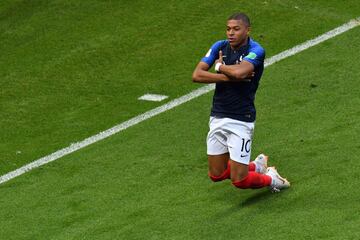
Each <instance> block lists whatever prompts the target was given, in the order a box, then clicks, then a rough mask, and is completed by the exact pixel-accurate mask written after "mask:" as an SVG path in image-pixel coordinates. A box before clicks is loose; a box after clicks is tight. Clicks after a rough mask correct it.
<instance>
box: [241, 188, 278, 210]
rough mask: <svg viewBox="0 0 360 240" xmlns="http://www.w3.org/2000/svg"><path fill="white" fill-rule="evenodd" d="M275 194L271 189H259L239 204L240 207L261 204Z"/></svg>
mask: <svg viewBox="0 0 360 240" xmlns="http://www.w3.org/2000/svg"><path fill="white" fill-rule="evenodd" d="M273 196H274V194H273V193H272V192H271V191H269V190H266V191H264V190H263V191H258V192H256V193H255V194H251V195H250V196H249V197H247V198H246V199H244V200H242V201H241V202H240V203H239V204H238V206H239V207H247V206H250V205H255V204H259V203H261V202H262V201H265V200H267V199H269V198H272V197H273Z"/></svg>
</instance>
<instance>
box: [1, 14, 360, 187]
mask: <svg viewBox="0 0 360 240" xmlns="http://www.w3.org/2000/svg"><path fill="white" fill-rule="evenodd" d="M359 25H360V17H358V18H356V19H353V20H350V21H349V22H347V23H345V24H344V25H341V26H340V27H337V28H335V29H333V30H331V31H329V32H327V33H324V34H322V35H320V36H318V37H316V38H314V39H312V40H309V41H306V42H304V43H302V44H299V45H297V46H295V47H293V48H291V49H288V50H286V51H283V52H281V53H279V54H277V55H275V56H272V57H270V58H268V59H266V60H265V67H268V66H270V65H272V64H274V63H276V62H278V61H280V60H282V59H285V58H287V57H290V56H292V55H295V54H297V53H299V52H301V51H304V50H306V49H308V48H310V47H312V46H314V45H317V44H319V43H321V42H324V41H326V40H328V39H330V38H333V37H335V36H337V35H339V34H341V33H344V32H346V31H348V30H350V29H352V28H354V27H356V26H359ZM214 88H215V87H214V85H213V84H210V85H206V86H204V87H201V88H198V89H196V90H194V91H192V92H190V93H188V94H186V95H184V96H182V97H179V98H177V99H174V100H172V101H170V102H168V103H166V104H164V105H162V106H159V107H157V108H154V109H152V110H150V111H148V112H145V113H143V114H140V115H138V116H136V117H134V118H131V119H129V120H128V121H125V122H123V123H120V124H118V125H116V126H114V127H112V128H110V129H108V130H105V131H103V132H100V133H98V134H96V135H94V136H91V137H88V138H86V139H84V140H82V141H80V142H77V143H74V144H71V145H70V146H68V147H66V148H63V149H60V150H58V151H56V152H54V153H52V154H50V155H47V156H45V157H42V158H40V159H38V160H35V161H33V162H31V163H29V164H27V165H24V166H22V167H20V168H18V169H16V170H14V171H12V172H9V173H7V174H5V175H3V176H1V177H0V184H2V183H5V182H7V181H9V180H11V179H13V178H15V177H17V176H20V175H22V174H24V173H26V172H28V171H30V170H32V169H34V168H38V167H40V166H42V165H45V164H47V163H49V162H52V161H55V160H57V159H59V158H61V157H63V156H65V155H68V154H70V153H72V152H75V151H77V150H79V149H82V148H84V147H86V146H88V145H90V144H93V143H96V142H98V141H100V140H103V139H105V138H107V137H110V136H112V135H114V134H116V133H118V132H121V131H123V130H125V129H127V128H129V127H131V126H134V125H136V124H138V123H140V122H142V121H145V120H146V119H149V118H152V117H154V116H156V115H159V114H160V113H163V112H165V111H168V110H170V109H172V108H174V107H176V106H179V105H181V104H183V103H185V102H188V101H190V100H192V99H194V98H197V97H199V96H201V95H203V94H206V93H208V92H210V91H212V90H213V89H214Z"/></svg>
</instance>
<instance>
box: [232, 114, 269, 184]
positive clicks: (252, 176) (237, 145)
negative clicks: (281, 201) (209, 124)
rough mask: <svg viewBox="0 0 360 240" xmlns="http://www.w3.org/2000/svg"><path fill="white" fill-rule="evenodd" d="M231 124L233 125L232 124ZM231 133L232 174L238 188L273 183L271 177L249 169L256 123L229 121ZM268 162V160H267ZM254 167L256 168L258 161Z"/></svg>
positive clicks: (233, 181)
mask: <svg viewBox="0 0 360 240" xmlns="http://www.w3.org/2000/svg"><path fill="white" fill-rule="evenodd" d="M230 124H231V125H230ZM229 126H230V127H231V131H232V132H231V134H230V135H229V137H228V139H227V145H228V147H229V155H230V159H231V160H230V168H231V170H230V175H231V181H232V183H233V185H234V186H236V187H238V188H261V187H265V186H269V185H270V184H271V177H270V176H267V175H265V174H261V173H258V172H256V171H249V165H250V155H251V145H252V135H253V132H254V123H246V122H241V121H231V122H229ZM265 162H266V161H265ZM253 164H254V165H255V166H254V165H253V166H252V167H251V166H250V168H252V169H253V168H254V167H255V170H256V162H253Z"/></svg>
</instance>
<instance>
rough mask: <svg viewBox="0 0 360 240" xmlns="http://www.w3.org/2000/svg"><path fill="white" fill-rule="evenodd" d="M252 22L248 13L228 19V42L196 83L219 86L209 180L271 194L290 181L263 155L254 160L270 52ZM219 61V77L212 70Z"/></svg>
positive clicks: (206, 62) (217, 48)
mask: <svg viewBox="0 0 360 240" xmlns="http://www.w3.org/2000/svg"><path fill="white" fill-rule="evenodd" d="M249 33H250V20H249V18H248V17H247V16H246V15H245V14H244V13H236V14H233V15H232V16H230V17H229V18H228V21H227V26H226V35H227V40H221V41H218V42H216V43H215V44H213V46H212V47H211V48H210V50H209V51H208V52H207V54H206V56H205V57H203V58H202V59H201V61H200V63H199V64H198V65H197V66H196V68H195V70H194V73H193V81H194V82H200V83H216V88H215V93H214V97H213V105H212V109H211V116H210V122H209V126H210V131H209V133H208V136H207V154H208V161H209V177H210V178H211V179H212V180H213V181H215V182H216V181H221V180H224V179H229V178H231V181H232V183H233V185H234V186H236V187H238V188H261V187H265V186H269V187H270V188H271V190H272V191H280V189H283V188H288V187H289V186H290V183H289V182H288V181H287V180H286V179H285V178H282V177H281V176H280V175H279V173H278V172H277V171H276V169H275V168H274V167H267V159H268V157H267V156H266V155H264V154H260V155H259V156H258V157H257V158H256V159H255V160H254V161H252V162H250V155H251V143H252V137H253V132H254V127H255V118H256V110H255V105H254V100H255V93H256V90H257V88H258V85H259V81H260V78H261V76H262V73H263V70H264V59H265V51H264V49H263V48H262V47H261V46H260V44H259V43H257V42H255V41H254V40H253V39H251V38H250V37H249ZM214 63H215V70H216V72H217V73H211V72H209V69H210V68H211V67H212V65H213V64H214Z"/></svg>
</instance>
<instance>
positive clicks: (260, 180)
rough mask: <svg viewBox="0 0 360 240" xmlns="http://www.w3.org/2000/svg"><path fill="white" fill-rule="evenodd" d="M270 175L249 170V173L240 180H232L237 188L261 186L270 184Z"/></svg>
mask: <svg viewBox="0 0 360 240" xmlns="http://www.w3.org/2000/svg"><path fill="white" fill-rule="evenodd" d="M270 184H271V177H270V176H268V175H265V174H260V173H257V172H249V174H248V175H247V176H246V177H245V178H244V179H243V180H241V181H238V182H233V185H234V186H235V187H237V188H262V187H265V186H270Z"/></svg>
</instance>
